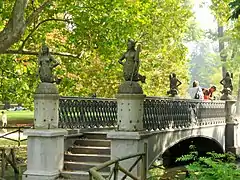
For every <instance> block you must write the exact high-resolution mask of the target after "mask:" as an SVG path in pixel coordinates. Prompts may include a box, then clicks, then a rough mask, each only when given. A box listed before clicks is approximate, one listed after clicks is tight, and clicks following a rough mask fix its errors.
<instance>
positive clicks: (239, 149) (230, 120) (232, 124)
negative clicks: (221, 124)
mask: <svg viewBox="0 0 240 180" xmlns="http://www.w3.org/2000/svg"><path fill="white" fill-rule="evenodd" d="M239 130H240V125H239V122H238V120H237V119H236V101H235V100H231V101H226V129H225V146H226V147H225V149H226V151H230V152H232V153H234V154H237V155H239V154H240V134H239Z"/></svg>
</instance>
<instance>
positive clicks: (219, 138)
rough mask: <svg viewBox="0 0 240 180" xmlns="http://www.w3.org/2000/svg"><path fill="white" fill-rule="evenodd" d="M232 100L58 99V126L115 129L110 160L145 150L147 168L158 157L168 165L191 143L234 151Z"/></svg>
mask: <svg viewBox="0 0 240 180" xmlns="http://www.w3.org/2000/svg"><path fill="white" fill-rule="evenodd" d="M121 98H122V99H121ZM234 103H235V101H199V100H190V99H170V98H169V99H168V98H160V97H143V98H142V99H141V97H139V96H135V97H131V98H129V97H120V100H119V98H117V99H107V98H105V99H102V98H79V97H61V98H60V106H59V117H60V118H59V120H60V121H59V127H60V128H71V129H73V128H76V129H79V128H80V129H91V130H97V131H99V130H101V129H102V130H106V129H117V130H116V131H110V132H109V133H108V138H109V139H111V156H112V158H114V157H122V156H126V155H129V154H134V153H137V152H144V151H147V154H148V156H147V162H148V167H150V166H151V164H152V163H153V162H154V161H155V160H157V159H158V158H161V157H162V158H163V160H164V163H165V164H169V163H170V164H171V163H172V162H173V161H175V159H174V157H176V156H177V155H181V154H178V153H179V152H184V151H186V150H188V147H189V145H190V144H191V143H193V144H194V143H195V144H194V145H195V146H197V147H198V149H201V148H202V149H203V150H205V151H215V152H224V151H225V150H231V151H233V152H235V153H236V152H237V151H238V145H237V144H238V142H237V140H236V138H235V137H236V133H237V128H238V123H236V122H235V121H234V117H235V116H234V111H235V110H234V107H235V106H234ZM141 119H142V124H141ZM226 123H228V125H227V126H226ZM126 166H128V163H127V164H126Z"/></svg>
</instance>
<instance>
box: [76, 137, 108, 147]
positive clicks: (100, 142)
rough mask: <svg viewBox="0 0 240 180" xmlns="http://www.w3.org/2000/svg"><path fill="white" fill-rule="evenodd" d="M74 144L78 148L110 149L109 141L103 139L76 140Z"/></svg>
mask: <svg viewBox="0 0 240 180" xmlns="http://www.w3.org/2000/svg"><path fill="white" fill-rule="evenodd" d="M74 144H75V145H79V146H99V147H110V146H111V141H110V140H105V139H104V140H103V139H78V140H76V141H75V142H74Z"/></svg>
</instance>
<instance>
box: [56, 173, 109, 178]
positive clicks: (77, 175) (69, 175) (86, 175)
mask: <svg viewBox="0 0 240 180" xmlns="http://www.w3.org/2000/svg"><path fill="white" fill-rule="evenodd" d="M100 174H101V175H102V176H103V177H105V178H107V177H108V176H109V173H108V172H101V173H100ZM61 176H62V177H61V178H62V179H69V180H70V179H71V180H89V173H88V172H86V171H63V172H62V173H61ZM59 180H60V179H59Z"/></svg>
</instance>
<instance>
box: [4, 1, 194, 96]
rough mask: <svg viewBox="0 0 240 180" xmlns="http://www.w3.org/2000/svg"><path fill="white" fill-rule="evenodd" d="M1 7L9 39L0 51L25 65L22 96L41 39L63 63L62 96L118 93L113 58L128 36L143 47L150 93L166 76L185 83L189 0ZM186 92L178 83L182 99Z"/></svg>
mask: <svg viewBox="0 0 240 180" xmlns="http://www.w3.org/2000/svg"><path fill="white" fill-rule="evenodd" d="M0 6H1V7H3V8H0V9H1V12H0V18H1V19H2V20H3V21H1V22H0V31H1V30H2V31H1V32H0V40H2V39H7V41H5V43H3V44H1V47H0V53H2V54H3V53H4V54H10V55H7V56H9V57H8V58H10V59H12V60H13V61H14V59H15V61H16V58H20V59H24V60H22V61H18V62H19V63H20V62H21V63H20V64H21V66H24V63H25V64H26V69H27V71H23V76H21V77H25V78H23V79H21V82H22V83H23V82H24V83H23V84H26V85H27V86H28V88H27V89H29V91H25V92H24V91H19V92H18V94H19V96H20V97H23V99H24V96H22V93H26V94H28V95H27V96H28V97H30V94H32V93H33V91H34V89H35V87H36V84H37V80H34V79H35V78H34V77H35V76H34V74H35V73H36V68H37V67H36V63H35V62H36V57H35V56H36V55H38V51H39V49H40V47H41V44H42V42H43V41H45V42H46V43H47V44H48V45H49V46H50V48H51V51H52V54H53V55H55V57H56V58H57V59H58V60H59V61H60V62H61V66H60V67H58V68H57V69H56V74H57V75H58V76H59V77H61V78H62V82H61V84H60V86H59V91H60V92H61V94H62V95H68V96H69V95H78V96H88V95H90V94H92V93H96V94H97V96H104V97H112V96H113V95H115V94H116V92H117V88H118V86H119V84H120V83H121V81H122V78H121V77H122V69H121V66H120V65H119V64H118V63H117V60H118V58H119V57H120V56H121V54H122V53H123V52H124V51H125V49H126V41H127V39H128V38H129V37H131V38H134V39H136V40H137V41H138V42H139V43H141V44H142V46H143V47H142V49H143V50H142V53H141V57H140V58H141V60H142V64H141V71H142V72H141V73H142V74H145V75H146V76H147V83H146V84H145V85H143V88H144V92H145V93H146V94H147V95H165V94H166V91H167V89H168V87H169V85H168V75H169V74H170V73H171V72H175V73H176V74H177V75H178V78H179V79H181V80H182V82H183V83H185V84H187V82H188V67H187V63H188V59H187V58H186V54H187V48H186V47H185V46H184V45H183V39H184V37H185V35H186V33H187V32H188V31H189V25H190V24H189V19H190V18H191V17H192V12H191V4H189V1H187V0H167V1H162V0H159V1H152V0H136V1H132V0H96V1H89V0H82V1H77V0H73V1H68V0H63V1H51V0H45V1H44V0H34V1H27V0H15V2H13V1H9V0H8V1H0ZM12 34H13V35H12ZM1 42H2V41H1ZM13 54H14V55H13ZM17 54H19V55H17ZM5 56H6V55H0V59H1V60H2V59H3V58H4V57H5ZM13 61H12V62H13ZM19 66H20V65H19ZM9 68H10V67H9ZM15 71H16V69H15ZM27 73H29V74H30V76H29V75H28V74H27ZM29 78H32V83H30V82H29ZM9 82H10V81H9ZM186 87H187V85H185V86H184V85H183V86H181V88H180V92H182V94H183V92H185V91H184V89H185V88H186ZM6 89H8V88H6Z"/></svg>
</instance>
